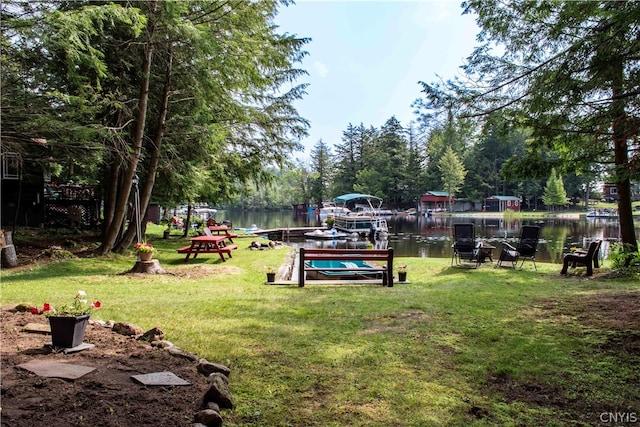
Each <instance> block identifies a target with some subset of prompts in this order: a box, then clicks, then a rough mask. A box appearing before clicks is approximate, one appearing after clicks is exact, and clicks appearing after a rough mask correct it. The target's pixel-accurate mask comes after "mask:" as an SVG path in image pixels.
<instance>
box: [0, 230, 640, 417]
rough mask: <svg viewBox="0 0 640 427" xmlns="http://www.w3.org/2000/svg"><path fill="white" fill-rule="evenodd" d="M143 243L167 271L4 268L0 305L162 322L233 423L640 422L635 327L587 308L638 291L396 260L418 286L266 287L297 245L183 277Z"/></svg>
mask: <svg viewBox="0 0 640 427" xmlns="http://www.w3.org/2000/svg"><path fill="white" fill-rule="evenodd" d="M152 232H153V233H154V235H153V236H150V237H149V241H151V242H152V243H153V244H154V246H156V247H158V248H159V253H158V255H157V258H158V259H159V260H160V263H161V265H162V266H163V268H165V269H166V270H168V271H169V272H173V273H175V274H171V275H154V276H141V275H123V274H120V273H123V272H125V271H127V270H128V269H130V268H131V267H132V266H133V264H134V262H135V257H134V255H133V253H131V254H130V255H128V256H110V257H104V258H84V259H70V260H62V261H58V262H55V263H52V264H49V265H46V266H39V267H34V268H32V269H28V270H22V271H11V270H3V271H2V273H1V276H0V278H1V279H2V296H1V303H2V305H7V304H12V303H24V302H29V303H32V304H42V303H43V302H51V303H52V304H54V305H55V303H56V302H57V301H63V302H64V301H68V300H69V299H70V298H72V297H73V295H75V292H76V290H78V289H82V290H84V291H86V292H87V294H88V296H89V297H90V298H92V299H99V300H100V301H101V302H102V307H103V308H101V309H100V311H97V312H96V313H95V314H94V317H95V318H101V319H105V320H107V319H113V320H116V321H129V322H133V323H136V324H138V325H140V326H141V327H142V328H143V329H145V330H146V329H150V328H152V327H154V326H159V327H160V328H162V329H163V330H164V331H165V334H166V336H167V339H168V340H170V341H172V342H174V343H175V344H176V345H178V346H180V347H182V348H183V349H185V350H187V351H191V352H194V353H197V354H198V355H200V356H201V357H204V358H206V359H208V360H210V361H214V362H218V363H222V364H225V365H227V366H229V367H230V368H231V370H232V374H231V377H230V389H231V391H232V393H233V395H234V399H235V403H236V405H237V407H236V409H235V410H233V411H225V413H224V417H225V425H226V426H249V425H251V426H254V425H264V426H345V425H349V426H359V425H360V426H451V425H460V426H463V425H469V424H474V425H527V426H528V425H594V424H597V423H598V422H599V414H600V413H601V412H613V411H625V410H626V411H631V412H633V411H635V412H636V413H637V412H639V411H640V397H639V395H638V390H637V384H638V383H640V374H639V373H638V369H637V366H638V362H640V357H639V354H638V352H637V349H638V348H637V344H636V347H633V346H631V347H630V348H629V347H625V346H623V345H621V344H620V342H621V340H624V338H625V337H629V336H631V337H635V339H636V343H637V338H638V336H640V331H639V328H638V325H637V324H629V325H628V327H626V331H621V330H619V329H616V328H615V327H612V326H611V325H609V324H608V323H606V322H601V324H598V323H594V322H593V321H592V320H593V317H596V318H597V316H600V315H604V314H603V313H597V314H594V313H591V312H590V311H589V309H590V307H593V305H589V304H588V303H589V301H593V300H595V301H598V300H599V298H604V297H607V298H610V297H611V296H612V295H613V296H620V298H621V301H622V302H624V301H628V297H629V295H632V296H634V298H635V299H636V300H637V298H636V297H637V295H638V292H640V284H639V283H638V281H637V280H636V281H632V280H623V279H605V278H601V279H598V278H596V279H587V278H584V277H582V276H571V277H568V278H564V277H561V276H559V274H558V273H559V270H560V267H561V266H560V265H558V264H544V263H538V271H534V270H533V268H532V267H531V265H530V264H529V263H526V264H525V268H524V269H523V270H520V271H512V270H508V269H494V268H492V267H490V266H487V265H485V266H481V267H480V268H479V269H477V270H467V269H452V268H450V266H449V260H448V259H426V258H405V259H402V260H401V261H396V264H398V263H402V264H407V265H408V277H409V280H410V281H411V283H409V284H396V285H395V286H394V287H393V288H383V287H379V286H375V285H342V286H330V285H329V286H327V285H313V284H307V286H306V287H305V288H298V287H297V286H268V285H265V284H264V281H265V273H264V267H265V266H267V265H279V264H281V263H282V262H283V261H284V259H285V258H286V257H287V256H288V255H289V254H290V252H291V249H290V248H286V249H281V250H266V251H250V250H248V249H246V248H247V247H248V246H249V243H250V240H251V239H242V238H241V239H238V240H237V242H236V243H237V244H238V246H239V249H238V250H237V251H234V253H233V258H232V259H230V260H228V261H227V262H226V263H222V262H220V259H219V257H218V256H217V255H205V256H201V257H198V258H197V260H195V262H194V261H193V260H192V261H190V262H189V263H188V264H186V267H185V264H184V263H183V259H184V255H180V254H177V253H176V252H175V248H177V247H180V246H183V245H185V244H186V241H183V240H182V239H178V238H175V237H172V238H171V239H169V240H162V239H160V238H159V236H160V235H161V233H162V229H161V228H159V227H158V228H152ZM156 236H157V237H156ZM203 267H206V268H208V269H207V270H206V273H207V274H203V270H202V269H203ZM604 268H605V269H606V263H605V267H604ZM188 273H189V274H191V276H188V275H187V274H188ZM611 304H614V303H611ZM596 306H597V305H596ZM609 308H611V307H609ZM607 313H609V314H610V315H611V314H612V313H613V314H615V313H616V310H612V311H609V312H607ZM605 314H606V313H605ZM616 345H617V346H616ZM634 348H635V351H634V350H633V349H634Z"/></svg>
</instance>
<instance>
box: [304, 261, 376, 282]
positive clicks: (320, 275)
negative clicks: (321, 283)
mask: <svg viewBox="0 0 640 427" xmlns="http://www.w3.org/2000/svg"><path fill="white" fill-rule="evenodd" d="M305 265H306V266H307V267H312V268H371V269H373V268H375V266H374V265H371V264H369V263H368V262H366V261H359V260H355V261H338V260H314V261H305ZM383 271H384V270H382V269H381V270H379V271H361V270H353V271H349V270H342V271H335V270H314V271H307V277H306V278H307V279H309V280H367V279H379V278H381V277H382V274H383Z"/></svg>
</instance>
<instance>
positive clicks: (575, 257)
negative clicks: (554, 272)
mask: <svg viewBox="0 0 640 427" xmlns="http://www.w3.org/2000/svg"><path fill="white" fill-rule="evenodd" d="M601 244H602V240H596V241H595V242H591V243H590V244H589V250H587V252H584V251H576V252H574V253H571V254H567V255H565V256H564V258H563V260H562V270H561V271H560V274H567V269H568V268H569V264H571V267H572V268H576V266H577V265H578V264H579V265H584V266H585V267H587V276H591V275H592V274H593V269H594V268H598V267H599V266H600V265H599V263H598V257H599V254H600V245H601Z"/></svg>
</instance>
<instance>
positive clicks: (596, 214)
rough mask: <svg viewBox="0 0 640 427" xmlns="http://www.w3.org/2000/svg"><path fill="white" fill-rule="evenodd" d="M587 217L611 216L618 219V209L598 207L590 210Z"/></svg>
mask: <svg viewBox="0 0 640 427" xmlns="http://www.w3.org/2000/svg"><path fill="white" fill-rule="evenodd" d="M587 218H610V219H618V211H617V210H615V209H598V210H592V211H589V213H588V214H587Z"/></svg>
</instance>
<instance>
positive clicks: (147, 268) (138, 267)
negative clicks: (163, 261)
mask: <svg viewBox="0 0 640 427" xmlns="http://www.w3.org/2000/svg"><path fill="white" fill-rule="evenodd" d="M129 273H140V274H165V273H166V271H164V270H163V268H162V267H161V266H160V261H158V260H157V259H152V260H151V261H136V264H135V265H134V266H133V268H132V269H131V270H129Z"/></svg>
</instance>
